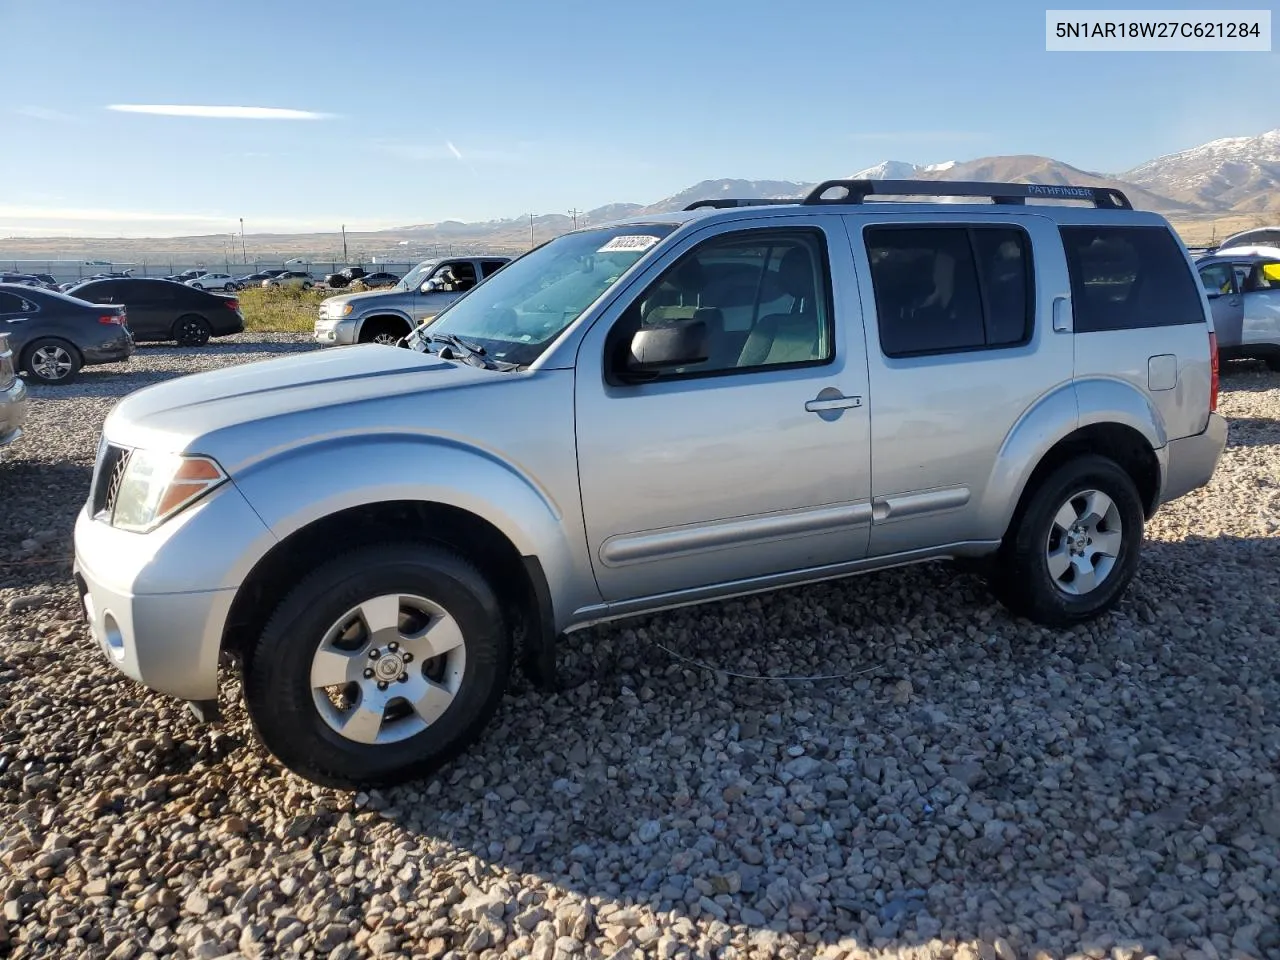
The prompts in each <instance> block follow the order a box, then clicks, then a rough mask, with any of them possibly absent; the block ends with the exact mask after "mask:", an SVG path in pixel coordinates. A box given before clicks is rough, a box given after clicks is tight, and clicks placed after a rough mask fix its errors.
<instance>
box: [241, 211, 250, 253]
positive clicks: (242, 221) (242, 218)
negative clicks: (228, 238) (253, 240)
mask: <svg viewBox="0 0 1280 960" xmlns="http://www.w3.org/2000/svg"><path fill="white" fill-rule="evenodd" d="M240 259H242V260H243V261H244V262H245V263H248V262H249V254H247V253H245V251H244V217H241V218H240Z"/></svg>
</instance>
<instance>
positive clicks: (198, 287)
mask: <svg viewBox="0 0 1280 960" xmlns="http://www.w3.org/2000/svg"><path fill="white" fill-rule="evenodd" d="M191 289H192V290H203V289H204V286H203V285H201V284H199V283H193V284H192V285H191Z"/></svg>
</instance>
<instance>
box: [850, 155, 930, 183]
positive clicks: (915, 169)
mask: <svg viewBox="0 0 1280 960" xmlns="http://www.w3.org/2000/svg"><path fill="white" fill-rule="evenodd" d="M920 170H921V167H919V166H918V165H917V164H914V163H907V162H906V161H905V160H883V161H881V162H880V163H877V164H876V165H875V166H874V167H867V169H865V170H859V171H858V172H857V173H855V174H853V176H851V177H850V178H849V179H850V180H910V179H912V178H913V177H915V176H916V175H917V174H918V173H919V172H920Z"/></svg>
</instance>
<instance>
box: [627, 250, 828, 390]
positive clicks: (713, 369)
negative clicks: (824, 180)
mask: <svg viewBox="0 0 1280 960" xmlns="http://www.w3.org/2000/svg"><path fill="white" fill-rule="evenodd" d="M829 290H830V281H829V270H828V261H827V254H826V247H825V244H824V243H823V238H822V234H821V233H819V232H818V231H816V230H794V229H793V230H777V229H768V230H753V231H749V232H742V233H736V234H729V235H726V236H721V237H716V238H714V239H712V240H708V241H706V242H705V243H702V244H700V245H699V246H697V247H695V248H694V249H693V250H691V251H689V252H688V253H687V254H685V255H684V256H683V257H681V258H680V259H679V260H678V261H676V263H674V264H672V265H671V266H670V267H669V268H668V269H667V270H666V271H665V272H664V273H663V274H662V275H661V276H660V277H659V278H658V279H657V280H656V281H655V282H654V283H652V284H651V285H650V286H649V287H648V289H646V290H645V292H644V293H643V294H641V296H640V297H639V299H638V300H636V301H635V303H633V304H632V305H631V307H630V308H629V309H628V310H627V311H626V313H624V314H623V316H622V318H621V319H620V320H619V322H618V326H617V327H616V328H615V330H616V331H617V333H618V334H620V335H621V336H620V337H618V336H615V337H614V343H615V345H616V347H615V349H616V348H620V349H621V353H615V354H613V357H614V366H615V369H616V368H617V364H619V363H621V364H624V365H625V363H626V356H627V353H628V348H629V344H630V339H631V337H632V335H634V333H635V332H637V331H641V330H646V329H656V328H671V327H679V326H681V325H685V324H702V325H703V328H704V329H705V340H704V341H703V346H704V349H703V350H702V351H700V352H702V353H704V354H705V359H704V360H701V361H699V362H695V363H689V364H687V365H685V366H681V367H672V368H669V369H667V370H663V371H660V372H658V373H657V376H658V377H660V378H661V379H670V378H672V377H689V376H699V375H710V374H727V373H731V372H738V371H742V372H745V371H748V370H758V369H762V368H766V367H777V366H795V365H803V364H814V363H825V362H827V361H829V360H830V359H831V357H832V354H833V348H832V343H833V336H832V322H831V309H830V295H829Z"/></svg>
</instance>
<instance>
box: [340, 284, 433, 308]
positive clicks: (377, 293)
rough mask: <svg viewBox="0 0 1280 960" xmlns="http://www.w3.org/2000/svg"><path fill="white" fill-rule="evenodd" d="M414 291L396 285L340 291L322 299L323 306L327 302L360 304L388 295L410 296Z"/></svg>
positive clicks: (382, 298) (383, 298)
mask: <svg viewBox="0 0 1280 960" xmlns="http://www.w3.org/2000/svg"><path fill="white" fill-rule="evenodd" d="M412 295H413V293H412V291H410V290H397V289H395V288H394V287H393V288H392V289H390V290H365V291H363V292H361V293H340V294H338V295H336V296H333V297H325V298H324V300H323V301H321V306H322V307H323V306H324V305H325V304H327V303H334V304H338V305H340V306H341V305H343V304H347V303H354V304H359V303H361V302H362V301H365V300H385V299H387V298H388V297H409V296H412Z"/></svg>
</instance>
